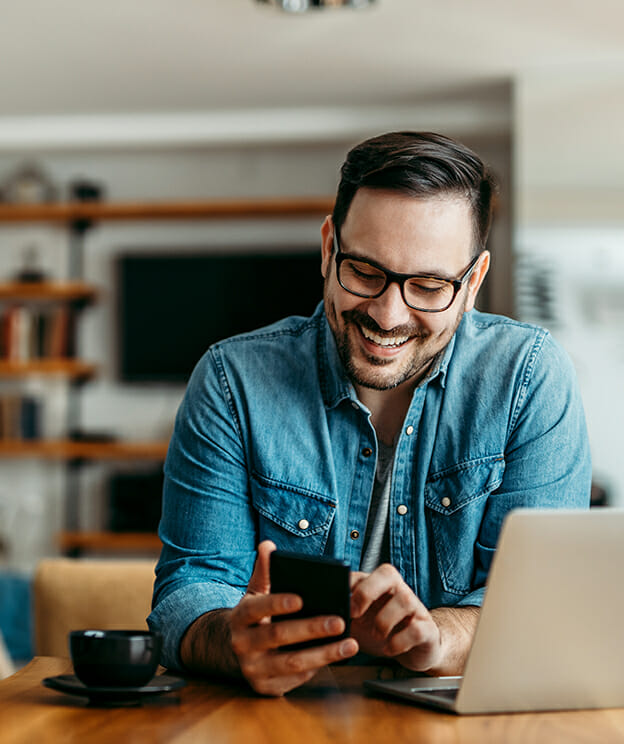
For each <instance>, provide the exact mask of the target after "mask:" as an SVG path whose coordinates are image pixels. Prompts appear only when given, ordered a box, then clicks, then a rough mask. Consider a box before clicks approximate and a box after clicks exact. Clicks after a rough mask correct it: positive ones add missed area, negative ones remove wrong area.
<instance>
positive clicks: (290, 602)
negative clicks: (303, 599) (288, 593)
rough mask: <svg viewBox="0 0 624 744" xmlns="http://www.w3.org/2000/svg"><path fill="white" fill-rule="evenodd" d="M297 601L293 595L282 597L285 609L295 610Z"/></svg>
mask: <svg viewBox="0 0 624 744" xmlns="http://www.w3.org/2000/svg"><path fill="white" fill-rule="evenodd" d="M298 605H299V603H298V602H297V599H296V598H295V597H284V602H283V607H284V609H285V610H296V609H297V608H298Z"/></svg>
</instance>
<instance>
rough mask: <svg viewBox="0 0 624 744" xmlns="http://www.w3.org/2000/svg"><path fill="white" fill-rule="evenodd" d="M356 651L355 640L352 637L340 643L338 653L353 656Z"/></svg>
mask: <svg viewBox="0 0 624 744" xmlns="http://www.w3.org/2000/svg"><path fill="white" fill-rule="evenodd" d="M356 651H357V649H356V647H355V641H353V640H352V639H349V640H346V641H344V643H342V644H341V645H340V655H341V656H353V654H354V653H355V652H356Z"/></svg>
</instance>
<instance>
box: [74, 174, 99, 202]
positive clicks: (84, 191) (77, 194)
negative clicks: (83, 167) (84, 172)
mask: <svg viewBox="0 0 624 744" xmlns="http://www.w3.org/2000/svg"><path fill="white" fill-rule="evenodd" d="M104 194H105V189H104V186H102V184H101V183H97V181H93V180H91V179H88V178H76V179H74V180H73V181H70V183H69V198H70V200H71V201H80V202H99V201H102V199H103V198H104Z"/></svg>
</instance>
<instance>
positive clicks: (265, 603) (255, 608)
mask: <svg viewBox="0 0 624 744" xmlns="http://www.w3.org/2000/svg"><path fill="white" fill-rule="evenodd" d="M302 607H303V600H302V599H301V597H300V596H299V595H297V594H248V595H246V596H245V597H243V599H241V601H240V602H239V603H238V605H237V606H236V607H235V608H234V609H233V610H232V617H231V625H232V627H237V628H240V627H244V628H246V627H249V626H253V625H257V624H258V623H260V622H262V621H263V620H265V619H267V618H271V617H274V616H275V615H288V614H289V613H291V612H297V611H299V610H300V609H301V608H302Z"/></svg>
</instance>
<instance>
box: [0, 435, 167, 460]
mask: <svg viewBox="0 0 624 744" xmlns="http://www.w3.org/2000/svg"><path fill="white" fill-rule="evenodd" d="M168 445H169V443H168V442H167V441H154V442H88V441H73V440H67V439H48V440H12V439H5V440H0V458H4V459H7V458H22V459H26V458H29V457H32V458H42V459H45V460H124V461H126V460H156V461H163V460H164V459H165V457H166V455H167V447H168Z"/></svg>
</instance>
